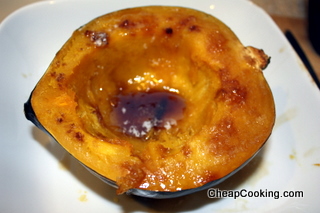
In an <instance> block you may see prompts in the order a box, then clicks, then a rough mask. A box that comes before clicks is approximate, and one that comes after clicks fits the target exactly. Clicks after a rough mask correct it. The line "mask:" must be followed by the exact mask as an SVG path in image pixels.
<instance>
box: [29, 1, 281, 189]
mask: <svg viewBox="0 0 320 213" xmlns="http://www.w3.org/2000/svg"><path fill="white" fill-rule="evenodd" d="M268 62H269V57H268V56H267V55H265V54H264V52H263V51H262V50H258V49H256V48H253V47H244V46H243V45H242V44H241V42H240V41H239V39H238V38H237V37H236V35H235V34H234V33H233V32H232V31H231V30H230V29H229V28H228V27H227V26H226V25H225V24H223V23H222V22H221V21H219V20H218V19H216V18H214V17H212V16H211V15H208V14H205V13H203V12H200V11H196V10H193V9H188V8H181V7H162V6H149V7H140V8H131V9H126V10H121V11H117V12H113V13H110V14H107V15H104V16H101V17H98V18H96V19H94V20H93V21H91V22H89V23H88V24H86V25H84V26H82V27H80V28H79V29H77V30H76V31H75V32H74V33H73V35H72V37H71V38H70V39H69V40H68V41H67V42H66V43H65V45H64V46H63V47H62V49H61V50H60V51H59V52H58V53H57V55H56V57H55V58H54V59H53V61H52V63H51V64H50V66H49V68H48V69H47V71H46V73H45V74H44V76H43V77H42V78H41V80H40V81H39V82H38V84H37V85H36V87H35V89H34V91H33V93H32V96H31V105H32V108H33V110H34V113H35V116H36V117H37V119H38V121H39V122H40V123H41V125H42V126H43V127H44V128H45V129H46V130H47V131H48V132H49V133H50V134H51V135H52V136H53V137H54V138H55V139H56V140H57V141H58V142H59V143H60V144H61V145H62V146H63V147H64V148H65V149H66V150H67V151H68V152H69V153H71V154H72V155H73V156H74V157H75V158H77V159H78V160H79V161H81V162H82V163H83V164H84V165H86V166H87V167H89V168H91V169H92V170H94V171H96V172H97V173H99V174H101V175H102V176H104V177H107V178H109V179H111V180H114V181H116V183H117V185H118V186H119V188H118V191H117V192H118V193H123V192H126V191H127V190H129V189H131V188H139V189H146V190H152V191H170V192H174V191H179V190H184V189H191V188H196V187H199V186H202V185H204V184H206V183H209V182H211V181H214V180H217V179H219V178H222V177H224V176H226V175H227V174H229V173H230V172H232V171H233V170H235V169H236V168H238V167H239V166H241V165H242V164H243V163H244V162H245V161H246V160H247V159H249V158H250V157H251V156H253V155H254V154H255V152H256V151H257V150H259V149H260V148H261V146H262V145H263V144H264V143H265V142H266V140H267V139H268V137H269V135H270V134H271V131H272V128H273V125H274V119H275V106H274V100H273V96H272V93H271V90H270V88H269V86H268V84H267V82H266V80H265V78H264V76H263V73H262V69H264V68H265V67H266V66H267V64H268Z"/></svg>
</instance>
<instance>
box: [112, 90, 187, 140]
mask: <svg viewBox="0 0 320 213" xmlns="http://www.w3.org/2000/svg"><path fill="white" fill-rule="evenodd" d="M113 105H114V106H113V107H114V108H113V111H112V112H111V117H112V118H113V119H112V120H113V123H114V125H115V126H117V127H118V128H119V129H120V131H122V133H124V134H126V135H128V136H132V137H136V138H144V139H148V138H150V136H152V135H153V134H155V132H157V131H159V130H160V131H161V130H169V129H171V128H173V127H174V126H176V125H177V122H178V121H179V120H181V119H182V118H183V113H184V110H185V107H186V106H185V101H184V99H183V98H182V97H181V96H180V95H178V94H176V93H171V92H167V91H161V92H137V93H130V94H125V95H123V94H120V95H117V96H116V98H115V103H114V104H113Z"/></svg>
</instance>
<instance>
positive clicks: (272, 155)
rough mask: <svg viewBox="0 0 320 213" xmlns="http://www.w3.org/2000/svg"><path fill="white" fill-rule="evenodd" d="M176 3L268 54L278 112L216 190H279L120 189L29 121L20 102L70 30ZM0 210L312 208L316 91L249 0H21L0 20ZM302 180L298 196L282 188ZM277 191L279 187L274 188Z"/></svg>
mask: <svg viewBox="0 0 320 213" xmlns="http://www.w3.org/2000/svg"><path fill="white" fill-rule="evenodd" d="M151 4H152V5H178V6H186V7H192V8H195V9H199V10H202V11H204V12H207V13H210V14H213V15H214V16H216V17H218V18H220V19H221V20H222V21H223V22H225V23H226V24H227V25H228V26H230V27H231V29H232V30H233V31H234V32H235V33H236V34H237V35H238V37H239V38H240V40H241V41H242V42H243V43H244V44H245V45H252V46H255V47H258V48H262V49H264V51H265V52H266V53H267V54H268V55H270V56H271V57H272V59H271V64H270V65H269V66H268V68H267V69H266V70H265V71H264V73H265V76H266V78H267V80H268V82H269V84H270V86H271V89H272V91H273V93H274V98H275V102H276V109H277V121H276V125H275V128H274V132H273V134H272V136H271V137H270V139H269V141H268V142H267V144H266V146H265V147H264V148H263V150H262V151H261V152H260V153H259V155H258V156H257V157H256V158H255V159H254V160H253V161H252V162H251V163H250V164H249V165H248V166H246V167H245V168H244V169H243V170H241V171H240V172H239V173H237V174H236V175H234V176H233V177H231V178H230V179H228V180H227V181H226V182H224V183H222V184H220V185H218V186H217V187H218V188H220V190H242V189H244V190H247V191H249V190H254V191H260V190H262V191H272V190H274V191H279V193H280V194H279V198H278V199H276V198H277V197H261V198H259V197H242V198H238V199H232V198H224V199H209V198H207V194H206V191H203V192H199V193H196V194H193V195H189V196H185V197H181V198H177V199H173V200H147V199H136V198H132V197H128V196H126V195H121V196H117V195H115V190H114V189H113V188H111V187H109V186H107V185H106V184H104V183H102V182H101V181H100V180H98V179H97V178H96V177H94V176H92V175H91V174H90V173H89V172H87V170H85V169H84V168H83V167H82V166H81V165H80V164H79V163H78V162H77V161H76V160H75V159H74V158H72V157H71V156H70V155H69V154H67V153H66V152H65V151H64V150H63V149H62V148H61V147H60V146H59V145H58V144H57V143H55V142H54V141H52V140H51V139H50V138H49V137H48V136H46V135H45V134H44V133H42V132H41V131H40V130H38V129H37V128H36V127H34V126H33V125H32V124H31V122H29V121H27V120H26V119H25V117H24V114H23V104H24V102H25V101H26V100H27V99H28V96H29V94H30V92H31V90H32V89H33V87H34V86H35V84H36V83H37V81H38V80H39V79H40V77H41V76H42V75H43V73H44V71H45V70H46V68H47V67H48V65H49V63H50V62H51V60H52V59H53V57H54V55H55V53H56V52H57V51H58V50H59V49H60V47H61V46H62V44H63V43H64V42H65V41H66V40H67V39H68V38H69V36H70V35H71V33H72V32H73V30H75V29H77V28H78V27H79V26H81V25H83V24H85V23H87V22H88V21H90V20H91V19H93V18H95V17H97V16H99V15H102V14H105V13H108V12H111V11H114V10H118V9H121V8H127V7H133V6H142V5H151ZM0 48H1V49H0V50H1V51H0V67H1V68H0V69H1V78H0V88H1V89H0V91H1V100H0V101H1V103H0V113H1V119H0V126H1V129H0V133H1V135H0V136H1V140H0V141H1V148H0V166H1V167H0V168H1V170H0V192H1V198H0V212H32V213H35V212H39V213H40V212H41V213H43V212H46V213H50V212H54V213H56V212H78V213H80V212H95V213H97V212H144V211H152V212H156V211H171V212H172V211H176V212H177V211H181V212H183V211H195V212H208V211H210V212H238V211H243V212H315V211H316V210H319V209H320V202H319V191H320V184H319V183H320V181H319V180H320V167H319V163H320V143H319V142H320V131H319V127H320V108H319V106H320V93H319V90H318V89H317V88H316V86H315V85H314V83H313V82H312V80H311V78H310V76H309V74H308V72H307V71H306V69H305V68H304V66H303V65H302V63H301V62H300V60H299V59H298V57H297V56H296V54H295V53H294V51H293V49H292V48H291V46H290V45H289V43H288V42H287V41H286V39H285V37H284V36H283V35H282V33H281V31H280V30H279V29H278V28H277V27H276V25H275V24H274V23H273V21H272V20H271V18H270V17H269V16H268V15H267V14H266V13H265V12H264V11H262V10H261V9H260V8H258V7H257V6H255V5H253V4H252V3H251V2H249V1H245V0H223V1H222V0H198V1H184V2H182V1H178V0H161V1H160V0H153V1H152V2H151V1H148V0H139V1H129V0H127V1H126V0H117V1H111V0H94V1H92V0H90V1H89V0H87V1H85V0H84V1H81V0H74V1H72V0H69V1H67V0H60V1H43V2H39V3H36V4H32V5H29V6H27V7H24V8H22V9H20V10H18V11H16V12H15V13H13V14H12V15H11V16H9V17H8V18H7V19H6V20H5V21H4V22H3V23H2V24H1V26H0ZM290 190H298V191H302V192H303V198H301V197H300V198H293V197H291V198H286V197H281V195H282V192H284V191H290ZM275 195H276V194H275Z"/></svg>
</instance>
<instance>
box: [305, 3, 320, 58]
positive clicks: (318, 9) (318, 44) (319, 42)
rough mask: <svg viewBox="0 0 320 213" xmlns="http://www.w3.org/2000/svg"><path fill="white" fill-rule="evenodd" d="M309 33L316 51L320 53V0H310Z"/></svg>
mask: <svg viewBox="0 0 320 213" xmlns="http://www.w3.org/2000/svg"><path fill="white" fill-rule="evenodd" d="M308 25H309V26H308V33H309V39H310V41H311V44H312V46H313V48H314V49H315V51H316V52H317V53H318V54H319V55H320V1H319V0H309V6H308Z"/></svg>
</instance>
